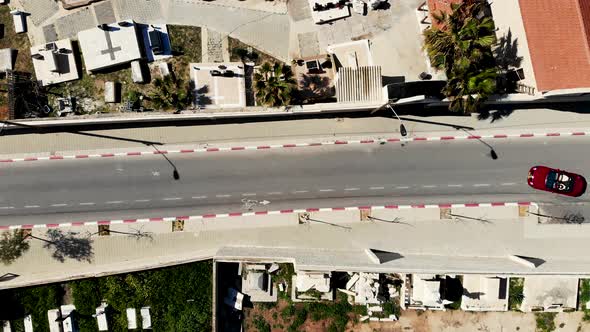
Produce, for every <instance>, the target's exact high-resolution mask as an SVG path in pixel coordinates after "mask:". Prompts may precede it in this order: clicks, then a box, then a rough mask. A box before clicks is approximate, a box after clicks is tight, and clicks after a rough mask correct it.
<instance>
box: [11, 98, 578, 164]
mask: <svg viewBox="0 0 590 332" xmlns="http://www.w3.org/2000/svg"><path fill="white" fill-rule="evenodd" d="M402 118H403V119H404V120H405V121H404V124H405V127H406V129H407V131H408V136H407V137H406V138H407V139H409V140H419V139H422V138H434V139H437V138H438V139H440V138H443V139H449V138H461V137H463V138H465V137H467V136H469V135H481V136H490V137H491V136H494V135H500V136H499V137H502V138H503V136H502V135H508V136H509V137H513V136H514V137H520V136H521V135H524V136H525V137H526V136H530V134H535V137H536V136H537V134H539V135H540V136H545V135H546V134H551V133H559V134H560V135H564V136H570V134H571V133H585V134H586V135H588V134H589V133H587V132H590V114H579V113H569V112H559V111H551V110H542V109H540V110H522V111H515V112H514V113H513V114H511V115H510V116H509V117H508V118H506V119H501V120H498V121H495V122H492V123H491V122H490V121H489V120H486V121H480V120H477V118H476V117H470V116H464V117H461V116H453V117H452V116H433V117H417V116H402ZM413 120H415V121H413ZM425 122H429V123H425ZM437 123H439V124H437ZM452 126H464V127H469V128H474V129H473V130H468V132H465V131H462V130H457V129H454V128H453V127H452ZM398 130H399V121H398V120H397V119H393V118H382V117H370V118H333V119H311V120H289V121H271V122H253V123H241V124H240V123H236V124H219V125H200V126H198V125H197V126H173V125H170V126H162V127H148V128H131V129H112V130H96V131H92V132H85V133H90V134H92V135H104V136H110V137H113V138H114V139H109V138H105V137H97V136H90V135H80V134H70V133H50V134H23V135H7V136H2V135H0V159H3V160H4V159H13V158H30V157H49V156H67V155H90V154H125V153H136V152H145V153H153V151H155V150H154V149H153V148H152V147H149V146H146V145H145V144H141V143H139V142H136V141H132V140H140V141H150V142H154V144H156V146H157V148H158V149H159V150H164V151H173V150H176V151H181V150H191V149H193V150H194V149H207V148H220V149H222V150H223V149H224V148H225V149H228V148H229V149H231V148H232V147H257V146H269V145H294V144H302V145H309V144H317V143H326V144H333V143H334V142H336V141H346V142H361V141H371V140H373V141H374V142H375V143H378V142H379V141H381V140H387V139H393V140H396V139H401V138H402V137H401V136H400V135H399V133H398ZM121 139H124V140H121Z"/></svg>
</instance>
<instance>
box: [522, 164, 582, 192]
mask: <svg viewBox="0 0 590 332" xmlns="http://www.w3.org/2000/svg"><path fill="white" fill-rule="evenodd" d="M527 182H528V184H529V186H531V187H533V188H535V189H539V190H545V191H549V192H552V193H556V194H561V195H567V196H573V197H578V196H581V195H582V194H583V193H584V192H585V191H586V179H584V177H583V176H581V175H578V174H575V173H570V172H566V171H563V170H560V169H555V168H549V167H545V166H535V167H533V168H531V170H530V171H529V175H528V177H527Z"/></svg>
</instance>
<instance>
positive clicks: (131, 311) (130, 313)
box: [125, 308, 137, 330]
mask: <svg viewBox="0 0 590 332" xmlns="http://www.w3.org/2000/svg"><path fill="white" fill-rule="evenodd" d="M125 312H126V313H127V328H128V329H130V330H132V329H136V328H137V313H136V312H135V308H127V310H125Z"/></svg>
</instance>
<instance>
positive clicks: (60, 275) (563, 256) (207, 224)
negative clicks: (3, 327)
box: [0, 206, 590, 288]
mask: <svg viewBox="0 0 590 332" xmlns="http://www.w3.org/2000/svg"><path fill="white" fill-rule="evenodd" d="M532 208H534V207H532ZM451 210H452V213H453V214H457V215H461V216H462V217H461V218H459V219H456V220H452V219H448V218H449V217H447V213H448V212H450V211H449V210H446V208H442V209H441V208H438V207H437V208H415V209H371V210H364V211H365V212H362V211H358V210H357V211H326V212H323V211H312V212H309V213H310V219H309V220H313V221H315V222H313V221H304V222H303V223H301V222H300V221H299V220H300V216H301V215H300V214H296V213H291V214H281V215H263V216H260V215H253V216H241V217H231V218H229V217H226V218H208V219H200V220H186V221H185V224H184V230H183V231H177V232H172V225H171V223H170V222H165V221H160V222H150V223H143V224H138V223H130V224H128V223H121V224H116V225H111V228H110V229H111V230H113V231H115V230H116V231H119V232H130V233H137V231H138V230H139V231H140V232H141V233H142V234H144V235H147V234H149V236H145V237H141V238H134V237H132V236H128V235H122V234H119V233H112V234H111V235H110V236H98V235H94V236H93V237H92V238H91V239H92V242H91V250H92V256H91V257H90V262H87V261H85V260H82V261H77V260H74V259H69V258H66V260H65V261H64V262H63V263H62V262H59V261H58V260H56V259H54V258H52V256H51V251H50V250H49V249H45V248H43V247H42V245H43V244H42V242H41V241H38V240H33V239H32V240H30V244H31V248H30V249H29V251H28V252H26V253H25V254H24V255H23V256H22V257H21V258H19V259H17V260H16V261H15V262H14V263H12V264H10V265H2V266H0V275H4V274H5V273H14V274H16V275H18V277H16V278H14V279H12V280H5V281H2V282H0V288H11V287H20V286H25V285H32V284H38V283H47V282H54V281H60V280H69V279H75V278H82V277H91V276H100V275H106V274H113V273H122V272H129V271H135V270H143V269H148V268H155V267H162V266H167V265H172V264H179V263H185V262H190V261H196V260H203V259H211V258H219V259H235V258H241V257H248V258H258V259H267V260H279V261H291V262H294V263H295V264H296V267H297V269H319V270H326V271H330V270H334V269H340V270H354V271H359V270H364V271H375V272H377V271H383V272H385V271H388V272H399V273H401V272H420V271H422V272H424V273H429V272H430V273H436V272H437V271H438V272H441V271H443V270H444V272H445V273H470V272H471V273H502V274H512V273H515V274H539V273H540V274H554V273H562V274H587V271H588V270H589V268H590V260H589V259H588V257H586V256H585V255H584V252H585V251H584V250H583V249H584V248H585V247H586V241H585V239H571V238H560V237H559V236H557V235H556V236H555V237H553V238H552V239H551V241H552V245H551V246H546V245H544V244H546V242H545V241H546V239H536V238H532V239H531V238H529V237H528V236H527V234H526V231H525V228H524V227H523V222H525V221H530V220H529V219H531V218H532V217H518V215H522V214H523V211H521V210H522V209H521V208H519V207H517V206H501V207H483V208H471V207H462V208H461V207H459V208H452V209H451ZM443 212H444V213H443ZM367 215H371V216H372V217H373V219H372V221H370V219H368V218H367ZM482 216H485V219H486V220H485V222H479V221H476V220H471V219H467V218H468V217H473V218H481V217H482ZM533 219H534V218H532V219H531V220H533ZM318 220H319V221H323V222H327V223H331V225H329V224H323V223H320V222H318ZM60 229H61V230H62V231H64V232H67V231H68V230H72V231H73V232H76V234H77V235H76V236H77V237H80V238H88V233H89V232H90V233H95V232H96V231H97V225H93V226H84V227H80V226H79V227H72V228H70V229H68V228H60ZM45 231H46V230H45V229H41V228H35V229H33V234H34V235H36V236H40V237H44V236H45V235H44V234H45ZM369 249H372V250H382V251H388V252H393V253H397V254H399V255H401V256H400V257H399V258H398V259H394V260H390V261H382V262H381V261H379V262H376V261H375V260H374V258H375V257H374V255H373V254H368V253H367V251H368V250H369ZM510 255H523V256H529V257H538V258H542V259H544V260H545V263H544V264H542V265H540V266H538V267H537V268H531V267H527V266H525V265H522V264H519V263H516V262H514V261H513V260H511V259H510V258H509V256H510Z"/></svg>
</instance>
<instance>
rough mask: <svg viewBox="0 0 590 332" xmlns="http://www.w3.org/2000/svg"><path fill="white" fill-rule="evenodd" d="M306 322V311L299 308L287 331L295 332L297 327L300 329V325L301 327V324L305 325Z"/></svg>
mask: <svg viewBox="0 0 590 332" xmlns="http://www.w3.org/2000/svg"><path fill="white" fill-rule="evenodd" d="M306 320H307V309H305V308H300V309H297V310H296V313H295V319H294V320H293V323H291V326H289V329H288V331H289V332H295V331H297V330H298V329H299V327H301V325H303V323H305V321H306Z"/></svg>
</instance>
